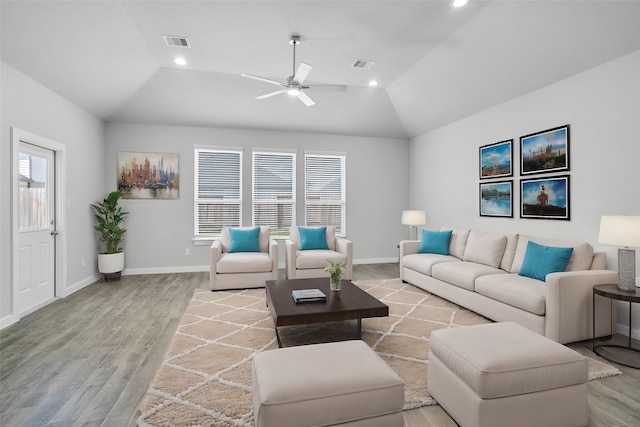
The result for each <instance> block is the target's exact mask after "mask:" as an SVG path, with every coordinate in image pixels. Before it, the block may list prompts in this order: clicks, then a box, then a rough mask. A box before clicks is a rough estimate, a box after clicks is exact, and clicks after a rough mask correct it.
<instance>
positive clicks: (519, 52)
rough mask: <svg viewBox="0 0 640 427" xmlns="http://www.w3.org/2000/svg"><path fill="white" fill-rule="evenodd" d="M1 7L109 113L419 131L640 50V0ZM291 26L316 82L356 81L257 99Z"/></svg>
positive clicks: (70, 92) (4, 43)
mask: <svg viewBox="0 0 640 427" xmlns="http://www.w3.org/2000/svg"><path fill="white" fill-rule="evenodd" d="M0 13H1V25H2V28H1V33H0V35H1V45H0V46H1V51H0V54H1V59H2V61H3V62H4V63H6V64H8V65H9V66H11V67H13V68H15V69H17V70H18V71H20V72H22V73H24V74H25V75H27V76H29V77H30V78H32V79H34V80H36V81H38V82H40V83H41V84H43V85H45V86H46V87H48V88H49V89H51V90H53V91H54V92H56V93H58V94H60V95H61V96H63V97H65V98H66V99H68V100H69V101H71V102H73V103H75V104H77V105H78V106H80V107H82V108H83V109H85V110H87V111H88V112H90V113H91V114H93V115H95V116H96V117H98V118H100V119H102V120H104V121H106V122H131V123H148V124H168V125H181V126H211V127H230V128H245V129H269V130H285V131H303V132H317V133H331V134H341V135H361V136H376V137H392V138H407V137H413V136H416V135H419V134H422V133H424V132H428V131H430V130H433V129H435V128H438V127H440V126H443V125H446V124H448V123H451V122H453V121H456V120H459V119H461V118H464V117H466V116H468V115H471V114H473V113H475V112H477V111H481V110H483V109H486V108H489V107H491V106H494V105H497V104H499V103H501V102H504V101H506V100H509V99H512V98H514V97H517V96H520V95H523V94H525V93H528V92H531V91H534V90H536V89H539V88H542V87H545V86H547V85H549V84H552V83H554V82H556V81H559V80H562V79H565V78H568V77H571V76H573V75H576V74H578V73H580V72H583V71H585V70H588V69H590V68H593V67H595V66H598V65H600V64H603V63H605V62H608V61H610V60H613V59H615V58H617V57H620V56H623V55H625V54H628V53H631V52H634V51H636V50H639V49H640V24H639V22H640V1H634V0H630V1H617V0H607V1H590V0H586V1H580V0H561V1H552V0H548V1H524V0H514V1H501V0H496V1H480V0H470V2H469V4H468V5H467V6H465V7H464V8H460V9H454V8H452V7H451V0H443V1H440V0H422V1H421V0H413V1H400V0H391V1H366V0H360V1H358V0H351V1H307V0H298V1H267V0H260V1H238V0H235V1H214V0H211V1H205V0H200V1H135V0H125V1H92V0H85V1H31V0H21V1H12V0H2V2H1V10H0ZM291 34H299V35H300V36H301V39H302V42H301V44H300V45H298V47H297V50H296V67H297V64H299V62H305V63H308V64H311V65H313V69H312V70H311V72H310V74H309V77H308V78H307V82H309V83H325V84H342V85H347V90H346V91H335V92H334V91H319V90H309V91H307V92H306V93H307V94H308V95H309V96H310V97H312V98H313V100H314V101H315V102H316V104H315V105H313V106H311V107H306V106H305V105H304V104H302V103H301V102H300V101H299V100H297V99H296V98H294V97H290V96H287V95H286V94H283V95H278V96H275V97H271V98H268V99H263V100H256V99H254V98H255V97H256V96H258V95H263V94H265V93H268V92H271V91H273V90H277V87H275V86H273V85H269V84H267V83H264V82H261V81H256V80H251V79H247V78H245V77H242V76H241V74H242V73H249V74H254V75H259V76H264V77H267V78H269V79H274V80H278V81H282V82H285V81H286V79H287V77H288V76H290V75H291V74H292V72H293V68H294V66H293V62H292V47H291V45H289V44H288V40H289V36H290V35H291ZM163 35H172V36H182V37H187V38H188V39H189V42H190V44H191V47H190V48H181V47H171V46H168V45H167V44H166V43H165V41H164V39H163V38H162V36H163ZM177 56H182V57H184V58H185V59H186V60H187V65H185V66H179V65H176V64H175V63H174V62H173V59H174V58H175V57H177ZM356 59H366V60H373V61H375V64H374V65H373V67H371V68H370V69H368V70H367V69H357V68H353V67H352V66H351V65H352V63H353V62H354V61H355V60H356ZM372 79H376V80H377V81H379V83H380V84H379V86H377V87H375V88H372V87H369V86H368V82H369V81H370V80H372Z"/></svg>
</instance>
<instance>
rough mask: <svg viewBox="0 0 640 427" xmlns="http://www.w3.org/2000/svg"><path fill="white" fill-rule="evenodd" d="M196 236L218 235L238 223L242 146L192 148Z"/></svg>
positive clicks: (240, 203) (240, 218)
mask: <svg viewBox="0 0 640 427" xmlns="http://www.w3.org/2000/svg"><path fill="white" fill-rule="evenodd" d="M194 170H195V173H194V176H195V182H194V189H195V196H194V201H195V202H194V217H195V219H194V229H195V231H194V232H195V234H196V236H212V235H213V236H215V235H220V232H221V231H222V227H223V226H225V225H226V226H230V227H239V226H240V224H242V150H233V149H212V148H196V149H195V167H194Z"/></svg>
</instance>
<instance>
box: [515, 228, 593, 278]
mask: <svg viewBox="0 0 640 427" xmlns="http://www.w3.org/2000/svg"><path fill="white" fill-rule="evenodd" d="M529 241H533V242H535V243H537V244H539V245H544V246H556V247H562V248H573V253H572V254H571V257H569V263H568V264H567V268H566V269H565V271H581V270H589V269H590V268H591V263H592V262H593V247H592V246H591V245H590V244H589V243H586V242H568V241H566V240H557V239H547V238H542V237H533V236H526V235H522V234H521V235H520V237H519V238H518V247H517V249H516V255H515V257H514V259H513V265H512V266H511V270H510V271H511V272H512V273H518V272H519V271H520V268H521V267H522V262H523V261H524V255H525V254H526V252H527V244H528V243H529Z"/></svg>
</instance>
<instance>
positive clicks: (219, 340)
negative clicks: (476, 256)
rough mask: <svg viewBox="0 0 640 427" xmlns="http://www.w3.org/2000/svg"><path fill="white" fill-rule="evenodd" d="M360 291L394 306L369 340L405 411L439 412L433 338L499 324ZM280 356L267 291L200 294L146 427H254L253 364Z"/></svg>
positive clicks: (144, 411)
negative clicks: (430, 364) (432, 381)
mask: <svg viewBox="0 0 640 427" xmlns="http://www.w3.org/2000/svg"><path fill="white" fill-rule="evenodd" d="M355 284H356V285H358V286H359V287H361V288H362V289H363V290H365V291H367V292H369V293H370V294H371V295H373V296H375V297H376V298H378V299H379V300H380V301H383V302H384V303H385V304H387V305H388V306H389V316H388V317H382V318H371V319H363V320H362V339H363V340H364V341H365V342H367V343H368V344H369V345H370V346H371V347H372V348H373V349H374V350H375V351H376V352H377V353H378V354H379V355H380V356H381V357H382V358H383V359H384V360H385V361H386V362H387V363H388V364H389V365H390V366H391V367H392V368H393V369H394V371H395V372H396V373H397V374H398V375H399V376H400V377H401V378H402V379H403V381H404V382H405V404H404V409H405V410H406V409H413V408H418V407H421V406H426V405H433V404H435V401H434V400H433V398H431V396H430V395H429V394H428V392H427V385H428V384H427V357H428V354H429V336H430V334H431V332H432V331H435V330H438V329H443V328H451V327H459V326H470V325H478V324H483V323H491V321H490V320H488V319H486V318H484V317H482V316H480V315H478V314H476V313H474V312H471V311H469V310H466V309H464V308H461V307H459V306H457V305H455V304H453V303H450V302H448V301H446V300H444V299H442V298H439V297H437V296H435V295H431V294H429V293H427V292H424V291H422V290H421V289H419V288H416V287H414V286H412V285H408V284H405V283H402V281H401V280H400V279H390V280H375V281H358V282H355ZM355 330H356V323H355V321H353V322H336V323H325V324H315V325H304V326H290V327H285V328H281V329H280V336H281V339H282V341H283V345H284V346H285V347H287V346H292V345H306V344H313V343H318V342H329V341H336V340H345V339H353V338H354V335H355ZM276 348H278V344H277V340H276V336H275V331H274V327H273V320H272V319H271V316H270V314H269V311H268V309H267V307H266V305H265V290H264V289H247V290H238V291H217V292H211V291H208V290H196V292H195V293H194V296H193V298H192V300H191V303H190V304H189V306H188V308H187V310H186V312H185V314H184V316H183V318H182V319H181V321H180V324H179V326H178V328H177V331H176V334H175V336H174V339H173V342H172V343H171V346H170V348H169V350H168V353H167V355H166V356H165V359H164V361H163V364H162V367H161V368H160V369H159V371H158V372H157V374H156V376H155V378H154V381H153V383H152V384H151V387H150V389H149V390H148V391H147V394H146V395H145V397H144V399H143V401H142V403H141V405H140V412H141V416H140V418H139V419H138V425H139V426H142V427H146V426H187V425H199V426H223V427H226V426H253V424H254V423H253V409H252V400H251V363H252V359H253V357H254V356H255V355H256V354H257V353H259V352H261V351H266V350H272V349H276ZM593 363H601V362H598V361H595V360H593V359H590V366H589V368H590V372H591V370H592V369H596V370H598V372H600V371H601V369H600V368H601V367H600V366H592V364H593ZM602 365H604V364H602ZM618 372H619V371H618ZM610 374H611V373H609V374H607V375H610ZM593 375H599V376H598V377H602V376H603V375H604V374H602V373H599V374H598V373H596V374H593ZM594 378H595V376H594ZM590 379H593V378H590Z"/></svg>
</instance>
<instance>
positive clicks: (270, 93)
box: [256, 89, 287, 99]
mask: <svg viewBox="0 0 640 427" xmlns="http://www.w3.org/2000/svg"><path fill="white" fill-rule="evenodd" d="M286 91H287V90H286V89H280V90H277V91H275V92H269V93H266V94H264V95H260V96H256V99H265V98H271V97H272V96H276V95H280V94H281V93H285V92H286Z"/></svg>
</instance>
